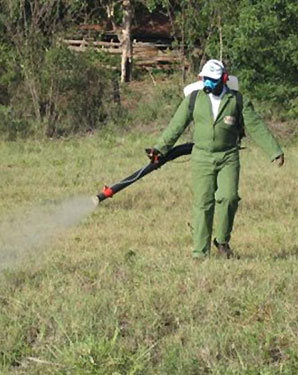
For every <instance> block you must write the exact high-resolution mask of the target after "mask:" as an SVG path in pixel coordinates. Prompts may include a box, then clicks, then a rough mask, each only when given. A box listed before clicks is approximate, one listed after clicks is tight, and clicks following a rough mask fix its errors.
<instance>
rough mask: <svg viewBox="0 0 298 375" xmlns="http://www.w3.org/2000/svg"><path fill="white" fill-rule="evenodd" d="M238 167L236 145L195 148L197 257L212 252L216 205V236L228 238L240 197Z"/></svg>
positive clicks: (194, 186)
mask: <svg viewBox="0 0 298 375" xmlns="http://www.w3.org/2000/svg"><path fill="white" fill-rule="evenodd" d="M239 171H240V163H239V151H238V150H236V149H233V150H230V151H225V152H207V151H204V150H198V149H196V150H195V151H194V152H193V155H192V172H193V193H194V194H193V195H194V212H193V220H194V223H193V224H194V251H193V256H194V257H199V256H203V255H209V253H210V246H211V236H212V226H213V217H214V209H215V206H216V213H217V215H218V219H219V222H218V225H217V228H216V231H215V238H216V240H217V241H218V242H219V243H227V242H229V240H230V238H231V232H232V228H233V222H234V217H235V214H236V211H237V208H238V202H239V200H240V198H239V196H238V185H239Z"/></svg>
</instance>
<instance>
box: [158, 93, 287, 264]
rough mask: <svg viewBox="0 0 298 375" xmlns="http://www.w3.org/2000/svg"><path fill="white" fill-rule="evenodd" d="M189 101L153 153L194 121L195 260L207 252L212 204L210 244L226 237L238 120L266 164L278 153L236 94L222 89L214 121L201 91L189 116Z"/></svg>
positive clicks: (233, 196) (234, 189) (234, 195)
mask: <svg viewBox="0 0 298 375" xmlns="http://www.w3.org/2000/svg"><path fill="white" fill-rule="evenodd" d="M189 101H190V95H189V96H187V97H186V98H185V99H184V100H183V101H182V103H181V104H180V106H179V108H178V109H177V111H176V113H175V115H174V117H173V118H172V120H171V122H170V123H169V125H168V127H167V128H166V129H165V130H164V132H163V133H162V135H161V137H160V138H159V139H158V140H157V143H156V145H155V146H154V147H155V148H156V149H157V150H158V151H160V153H161V154H166V153H167V152H168V151H169V150H170V149H171V148H172V147H173V146H174V144H175V142H176V141H177V139H178V138H179V136H180V135H181V134H182V133H183V131H184V130H185V128H186V127H187V126H188V124H189V123H190V122H191V121H192V120H193V121H194V147H193V151H192V157H191V159H192V161H191V163H192V172H193V193H194V212H193V220H194V221H193V225H194V250H193V256H194V257H200V256H205V255H208V254H209V252H210V245H211V236H212V225H213V216H214V209H215V204H216V211H217V213H218V217H219V224H218V226H217V228H216V233H215V238H216V240H217V241H218V242H219V243H222V244H225V243H228V242H229V240H230V237H231V232H232V228H233V221H234V217H235V213H236V211H237V208H238V202H239V200H240V198H239V195H238V185H239V170H240V163H239V146H238V142H239V131H240V126H241V125H240V124H241V120H242V117H241V114H242V116H243V120H244V123H245V130H246V132H247V133H248V134H249V135H250V136H251V138H252V139H253V140H254V141H255V142H256V143H257V144H258V145H259V146H260V147H261V148H262V149H263V150H264V151H265V152H266V153H267V154H268V155H269V157H270V158H271V160H274V159H275V158H277V157H278V156H280V155H282V154H283V151H282V150H281V148H280V146H279V144H278V142H277V141H276V139H275V138H274V137H273V135H272V133H271V132H270V131H269V129H268V128H267V126H266V125H265V123H264V122H263V121H262V119H261V118H260V117H259V116H258V115H257V113H256V112H255V111H254V108H253V106H252V104H251V102H249V101H245V100H244V101H243V98H242V95H241V94H240V93H239V92H238V93H237V92H236V91H233V90H230V89H229V88H227V91H226V93H225V95H224V96H223V98H222V100H221V102H220V107H219V111H218V115H217V117H216V119H215V120H214V118H213V113H212V106H211V101H210V98H209V96H208V94H206V93H205V92H204V91H202V90H200V91H199V93H198V95H197V98H196V102H195V106H194V110H193V114H191V113H190V109H189ZM243 120H242V121H243Z"/></svg>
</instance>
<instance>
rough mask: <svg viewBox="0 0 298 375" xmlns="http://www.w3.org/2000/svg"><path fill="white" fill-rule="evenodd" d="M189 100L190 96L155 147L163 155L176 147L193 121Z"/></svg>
mask: <svg viewBox="0 0 298 375" xmlns="http://www.w3.org/2000/svg"><path fill="white" fill-rule="evenodd" d="M189 99H190V96H187V97H186V98H184V99H183V101H182V102H181V104H180V105H179V107H178V109H177V111H176V113H175V115H174V117H173V118H172V120H171V121H170V123H169V125H168V126H167V128H166V129H165V130H164V131H163V133H162V135H161V136H160V138H159V139H158V140H157V143H156V145H155V146H154V148H156V149H157V150H158V151H160V152H161V153H162V154H163V155H165V154H166V153H167V152H168V151H169V150H170V149H171V148H172V147H173V146H174V144H175V143H176V141H177V139H178V138H179V137H180V135H181V134H182V133H183V131H184V129H185V128H186V127H187V126H188V124H189V123H190V121H191V116H190V114H189Z"/></svg>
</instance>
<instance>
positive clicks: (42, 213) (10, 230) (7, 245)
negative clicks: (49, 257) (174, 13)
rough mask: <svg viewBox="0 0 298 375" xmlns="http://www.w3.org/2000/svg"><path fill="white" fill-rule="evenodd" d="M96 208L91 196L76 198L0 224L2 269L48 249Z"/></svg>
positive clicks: (0, 262)
mask: <svg viewBox="0 0 298 375" xmlns="http://www.w3.org/2000/svg"><path fill="white" fill-rule="evenodd" d="M95 207H96V205H95V202H94V200H93V199H91V198H90V197H82V196H80V197H73V198H71V199H67V200H65V201H63V202H61V203H58V204H50V205H47V206H46V207H42V208H34V209H32V210H31V211H30V212H29V213H25V214H24V213H23V214H19V215H18V217H17V218H12V219H10V220H9V221H6V222H2V223H0V270H3V269H5V268H8V267H12V266H15V265H17V264H19V263H20V262H21V261H23V260H24V259H25V258H26V256H28V255H31V254H33V251H34V250H36V249H38V250H41V249H42V248H45V246H47V245H48V244H49V243H50V242H51V241H53V240H54V239H55V237H56V236H57V235H59V234H61V233H62V232H63V231H64V230H66V229H68V228H70V227H73V226H75V225H77V224H79V222H80V221H81V220H82V219H84V218H85V217H86V216H88V215H89V214H90V213H91V212H92V211H93V210H94V208H95Z"/></svg>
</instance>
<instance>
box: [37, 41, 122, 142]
mask: <svg viewBox="0 0 298 375" xmlns="http://www.w3.org/2000/svg"><path fill="white" fill-rule="evenodd" d="M101 56H102V55H101V54H100V53H96V52H94V51H92V50H91V51H89V52H87V53H85V54H76V53H73V52H71V51H70V50H68V49H67V48H66V47H63V46H62V47H57V48H52V49H51V50H49V51H48V52H47V53H46V54H45V61H44V65H43V67H42V70H41V74H40V77H41V87H42V94H41V99H42V105H43V111H44V115H45V120H46V123H47V134H48V135H50V136H53V135H55V134H56V135H61V134H64V135H66V134H70V133H77V132H86V131H92V130H95V129H97V128H99V127H100V126H102V125H103V124H104V122H105V121H106V120H107V119H108V118H109V116H110V115H111V113H112V111H113V107H114V106H113V87H112V79H113V73H111V72H109V71H108V70H107V69H105V68H104V67H103V66H102V64H101ZM115 79H117V77H115Z"/></svg>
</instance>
